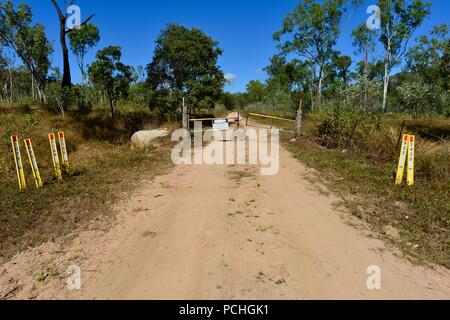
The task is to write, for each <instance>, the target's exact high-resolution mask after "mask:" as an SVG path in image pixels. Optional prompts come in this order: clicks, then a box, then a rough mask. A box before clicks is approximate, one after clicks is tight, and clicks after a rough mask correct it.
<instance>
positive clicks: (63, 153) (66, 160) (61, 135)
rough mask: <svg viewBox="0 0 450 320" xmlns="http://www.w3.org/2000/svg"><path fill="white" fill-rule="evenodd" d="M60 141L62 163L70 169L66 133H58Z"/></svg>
mask: <svg viewBox="0 0 450 320" xmlns="http://www.w3.org/2000/svg"><path fill="white" fill-rule="evenodd" d="M58 139H59V147H60V149H61V162H62V164H63V165H64V166H65V167H66V168H69V157H68V155H67V148H66V139H65V137H64V132H58Z"/></svg>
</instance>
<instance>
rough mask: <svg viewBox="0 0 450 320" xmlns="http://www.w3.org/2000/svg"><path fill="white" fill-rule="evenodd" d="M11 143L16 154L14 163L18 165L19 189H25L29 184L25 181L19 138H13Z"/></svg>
mask: <svg viewBox="0 0 450 320" xmlns="http://www.w3.org/2000/svg"><path fill="white" fill-rule="evenodd" d="M11 143H12V148H13V153H14V162H15V163H16V172H17V180H18V181H19V189H20V190H22V189H25V188H26V186H27V184H26V181H25V173H24V171H23V165H22V157H21V155H20V146H19V139H17V136H12V137H11Z"/></svg>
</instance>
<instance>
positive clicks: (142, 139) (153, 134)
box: [131, 129, 170, 148]
mask: <svg viewBox="0 0 450 320" xmlns="http://www.w3.org/2000/svg"><path fill="white" fill-rule="evenodd" d="M169 133H170V132H169V130H167V129H155V130H144V131H138V132H136V133H135V134H133V136H132V137H131V143H132V144H133V145H134V146H136V147H140V148H143V147H149V146H152V145H155V144H158V143H159V142H160V141H161V139H162V138H164V137H167V136H168V135H169Z"/></svg>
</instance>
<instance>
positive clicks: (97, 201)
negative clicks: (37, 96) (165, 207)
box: [0, 108, 171, 261]
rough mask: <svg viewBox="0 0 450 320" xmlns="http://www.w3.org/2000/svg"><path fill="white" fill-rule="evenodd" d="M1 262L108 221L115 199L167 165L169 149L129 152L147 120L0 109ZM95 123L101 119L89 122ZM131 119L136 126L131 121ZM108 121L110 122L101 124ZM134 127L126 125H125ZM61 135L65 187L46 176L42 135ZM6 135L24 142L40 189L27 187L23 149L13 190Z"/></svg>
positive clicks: (149, 123) (48, 170)
mask: <svg viewBox="0 0 450 320" xmlns="http://www.w3.org/2000/svg"><path fill="white" fill-rule="evenodd" d="M0 110H2V112H1V113H0V134H1V135H0V138H1V141H0V261H1V260H5V259H8V258H9V257H11V256H12V255H14V254H15V253H17V252H18V251H20V250H22V249H25V248H27V247H30V246H35V245H37V244H40V243H42V242H44V241H48V240H51V239H53V238H55V237H58V236H60V235H64V234H67V233H70V232H73V231H74V229H76V228H79V227H84V226H87V225H88V224H89V222H90V221H91V220H92V219H95V218H96V217H98V216H99V215H106V216H111V217H112V216H114V213H113V212H112V207H113V204H114V201H115V200H116V198H117V197H118V196H120V195H121V194H122V193H123V192H124V191H126V190H132V187H133V186H134V185H135V184H136V183H137V182H139V181H140V180H141V179H142V172H145V177H146V178H151V177H153V176H155V175H157V174H161V173H163V172H165V171H166V170H168V168H170V166H171V161H170V143H169V142H167V144H166V145H162V146H160V147H158V148H151V149H146V150H141V149H132V148H131V146H130V144H129V142H128V141H129V138H130V136H131V133H132V131H133V130H137V129H140V127H143V126H147V127H151V126H154V125H155V123H156V120H155V119H154V118H153V117H152V116H151V115H150V114H143V113H141V111H139V116H138V115H136V114H133V113H131V114H129V116H127V114H122V116H121V118H120V119H118V120H117V121H116V122H112V121H111V119H108V118H107V110H105V112H103V111H96V112H94V113H93V114H91V115H88V116H85V117H84V118H79V117H77V118H75V117H74V116H71V115H70V114H69V115H66V117H65V118H61V117H60V116H57V115H49V114H47V113H44V112H41V111H39V110H25V111H26V112H23V111H24V110H21V109H20V108H12V109H9V108H0ZM96 119H101V120H99V121H98V122H96V121H95V120H96ZM133 119H135V120H136V121H134V122H133ZM108 122H109V123H108ZM130 123H134V125H130V126H127V124H130ZM58 130H62V131H65V133H66V139H67V147H68V151H69V160H70V162H71V168H70V170H68V171H66V172H64V181H63V182H62V183H57V182H56V181H55V179H54V178H53V172H52V163H51V156H50V151H49V146H48V140H47V134H48V133H49V132H56V131H58ZM11 134H18V135H19V138H20V140H21V141H22V140H23V139H24V138H31V139H32V141H33V145H34V149H35V154H36V157H37V161H38V165H39V169H40V171H41V176H42V178H43V182H44V187H43V188H42V189H39V190H37V189H36V188H35V186H34V182H33V179H32V175H31V172H30V165H29V163H28V159H27V158H26V154H25V152H26V151H25V149H24V148H23V143H22V150H21V151H22V157H23V158H24V161H25V160H26V162H25V163H24V166H25V169H26V176H27V189H26V190H24V191H22V192H19V190H18V184H17V177H16V173H15V167H14V161H13V160H12V150H11V145H10V142H9V136H10V135H11Z"/></svg>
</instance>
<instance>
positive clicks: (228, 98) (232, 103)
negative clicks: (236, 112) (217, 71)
mask: <svg viewBox="0 0 450 320" xmlns="http://www.w3.org/2000/svg"><path fill="white" fill-rule="evenodd" d="M221 100H222V103H223V105H224V106H225V109H226V110H233V109H234V108H235V107H236V105H237V103H236V98H235V96H234V95H233V94H232V93H229V92H224V93H223V95H222V99H221Z"/></svg>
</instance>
